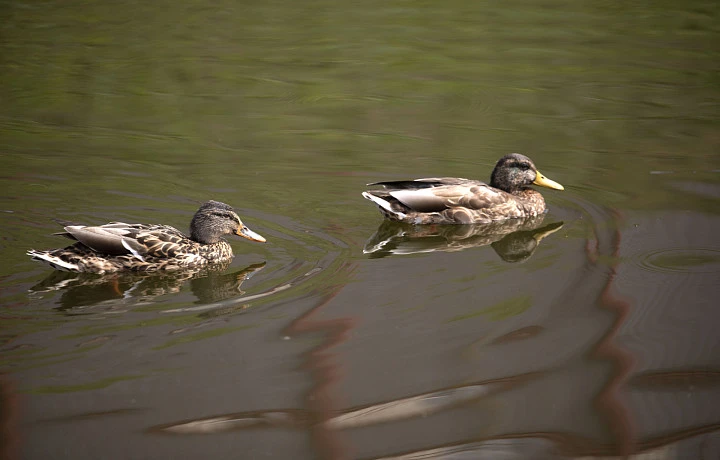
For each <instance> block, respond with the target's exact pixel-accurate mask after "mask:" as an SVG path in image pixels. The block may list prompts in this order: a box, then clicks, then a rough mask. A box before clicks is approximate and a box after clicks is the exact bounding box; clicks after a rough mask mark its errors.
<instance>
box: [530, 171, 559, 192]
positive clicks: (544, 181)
mask: <svg viewBox="0 0 720 460" xmlns="http://www.w3.org/2000/svg"><path fill="white" fill-rule="evenodd" d="M533 184H535V185H541V186H543V187H547V188H554V189H555V190H565V187H563V186H562V185H560V184H558V183H557V182H555V181H554V180H551V179H548V178H547V177H545V176H543V175H542V174H541V173H540V171H537V175H536V176H535V180H534V181H533Z"/></svg>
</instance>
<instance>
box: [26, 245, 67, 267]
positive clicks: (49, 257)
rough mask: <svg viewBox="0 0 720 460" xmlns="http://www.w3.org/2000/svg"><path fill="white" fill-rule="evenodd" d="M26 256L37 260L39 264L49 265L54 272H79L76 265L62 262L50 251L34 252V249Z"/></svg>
mask: <svg viewBox="0 0 720 460" xmlns="http://www.w3.org/2000/svg"><path fill="white" fill-rule="evenodd" d="M27 255H29V256H30V257H32V258H33V260H37V261H40V262H45V263H46V264H48V265H50V266H51V267H53V268H54V269H56V270H65V271H69V272H79V271H80V267H78V266H77V264H73V263H71V262H68V261H66V260H63V259H62V258H60V257H58V256H56V255H54V254H53V253H52V252H50V251H36V250H34V249H30V250H29V251H28V252H27Z"/></svg>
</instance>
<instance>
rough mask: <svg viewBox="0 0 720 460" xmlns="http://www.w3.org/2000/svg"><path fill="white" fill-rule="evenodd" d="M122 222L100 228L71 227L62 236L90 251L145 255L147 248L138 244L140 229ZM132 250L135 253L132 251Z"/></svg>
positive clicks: (66, 228)
mask: <svg viewBox="0 0 720 460" xmlns="http://www.w3.org/2000/svg"><path fill="white" fill-rule="evenodd" d="M134 227H136V226H131V225H127V224H122V223H120V222H117V223H113V224H108V225H102V226H98V227H85V226H81V225H71V226H67V227H65V232H66V233H61V235H63V236H66V237H68V238H72V239H74V240H77V241H79V242H81V243H82V244H84V245H85V246H87V247H89V248H90V249H92V250H94V251H97V252H101V253H104V254H110V255H123V254H131V253H137V254H144V253H146V252H147V248H146V247H144V246H143V245H141V244H140V243H138V242H137V240H136V239H135V236H137V234H138V231H139V229H138V228H134ZM129 248H132V249H133V250H134V251H132V250H130V249H129Z"/></svg>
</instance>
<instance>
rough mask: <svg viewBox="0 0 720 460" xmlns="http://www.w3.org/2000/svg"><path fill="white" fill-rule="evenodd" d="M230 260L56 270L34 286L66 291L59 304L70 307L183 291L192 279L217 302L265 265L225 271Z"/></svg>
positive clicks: (199, 292) (200, 299)
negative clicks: (170, 268)
mask: <svg viewBox="0 0 720 460" xmlns="http://www.w3.org/2000/svg"><path fill="white" fill-rule="evenodd" d="M229 266H230V262H227V263H225V264H216V265H213V266H210V267H205V268H202V269H200V270H182V271H177V272H156V273H134V272H120V273H112V274H107V275H95V274H90V273H73V272H63V271H53V272H52V273H51V274H50V275H49V276H48V277H47V278H45V279H44V280H42V281H40V282H39V283H37V284H36V285H35V286H33V287H31V288H30V292H31V294H32V293H34V294H36V295H37V294H42V293H46V292H52V291H62V294H61V295H60V300H59V304H60V306H59V307H58V309H59V310H67V309H72V308H76V307H87V306H92V305H97V304H101V303H106V302H117V301H118V300H127V299H134V300H136V301H140V300H144V299H145V300H147V299H152V298H155V297H159V296H162V295H165V294H174V293H178V292H180V290H181V289H182V287H183V286H184V285H185V284H186V283H188V282H189V283H190V289H191V290H192V292H193V294H194V295H195V297H197V301H196V302H195V303H208V302H217V301H220V300H225V299H229V298H232V297H237V296H240V295H242V294H243V293H244V291H242V290H241V289H240V287H241V286H242V283H243V282H244V281H245V280H246V279H248V278H249V277H250V276H252V274H253V273H254V272H256V271H258V270H260V269H262V268H263V267H264V266H265V263H264V262H263V263H259V264H253V265H250V266H248V267H245V268H242V269H240V270H236V271H233V272H230V273H223V272H224V271H225V270H226V269H227V268H228V267H229Z"/></svg>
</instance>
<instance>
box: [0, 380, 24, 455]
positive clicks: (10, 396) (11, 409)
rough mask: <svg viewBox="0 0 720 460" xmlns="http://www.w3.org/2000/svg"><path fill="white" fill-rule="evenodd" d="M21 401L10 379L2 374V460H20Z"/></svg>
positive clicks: (0, 412) (0, 406) (0, 386)
mask: <svg viewBox="0 0 720 460" xmlns="http://www.w3.org/2000/svg"><path fill="white" fill-rule="evenodd" d="M19 399H20V398H19V396H18V395H17V393H16V392H15V387H14V385H13V383H12V382H11V381H10V379H9V378H8V377H7V376H6V375H2V374H0V459H3V460H6V459H7V460H13V459H16V458H20V456H19V451H20V434H19V432H18V429H17V428H18V425H19V420H18V419H19V417H20V416H19V414H20V407H19V406H20V401H19Z"/></svg>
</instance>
